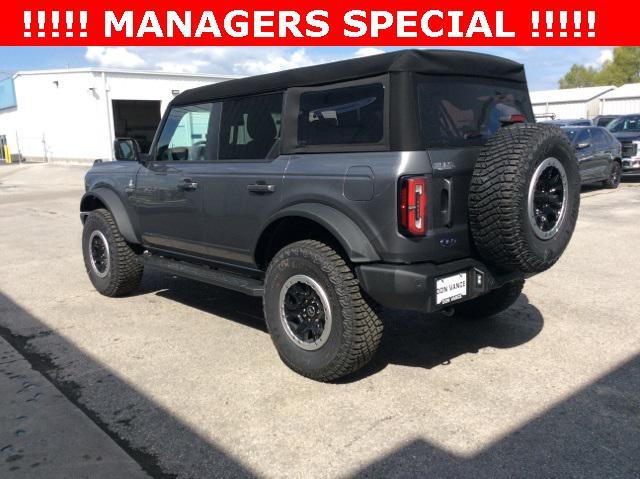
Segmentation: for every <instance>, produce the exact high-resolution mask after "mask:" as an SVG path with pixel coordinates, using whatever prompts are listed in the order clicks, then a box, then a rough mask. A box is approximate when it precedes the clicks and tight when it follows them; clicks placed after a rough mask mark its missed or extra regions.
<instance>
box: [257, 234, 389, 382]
mask: <svg viewBox="0 0 640 479" xmlns="http://www.w3.org/2000/svg"><path fill="white" fill-rule="evenodd" d="M264 313H265V317H266V321H267V327H268V329H269V333H270V334H271V339H272V340H273V343H274V345H275V347H276V349H277V350H278V354H279V355H280V357H281V358H282V360H283V361H284V363H285V364H286V365H287V366H289V367H290V368H291V369H292V370H294V371H295V372H297V373H299V374H301V375H303V376H306V377H308V378H311V379H315V380H317V381H333V380H336V379H338V378H341V377H343V376H346V375H348V374H350V373H352V372H354V371H356V370H357V369H359V368H361V367H362V366H364V365H365V364H366V363H367V362H369V360H370V359H371V358H372V357H373V355H374V354H375V352H376V351H377V349H378V346H379V344H380V340H381V338H382V329H383V326H382V321H381V320H380V318H378V316H377V315H376V314H375V312H374V311H373V310H372V308H371V307H370V305H369V304H368V303H367V301H366V300H365V298H364V297H363V295H362V292H361V290H360V285H359V283H358V279H357V278H356V276H355V274H354V272H353V270H352V268H351V267H350V266H349V265H348V264H347V263H346V262H345V260H344V259H343V258H342V257H341V256H340V255H339V254H338V253H337V252H336V251H335V250H333V249H332V248H331V247H329V246H327V245H326V244H324V243H321V242H319V241H314V240H304V241H298V242H296V243H292V244H290V245H288V246H286V247H284V248H283V249H281V250H280V251H279V252H278V253H277V254H276V256H275V257H274V258H273V260H272V261H271V263H270V264H269V268H268V269H267V274H266V281H265V294H264Z"/></svg>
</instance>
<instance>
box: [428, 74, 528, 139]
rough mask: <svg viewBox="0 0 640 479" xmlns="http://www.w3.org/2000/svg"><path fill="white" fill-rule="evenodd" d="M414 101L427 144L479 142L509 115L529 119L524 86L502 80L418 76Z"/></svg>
mask: <svg viewBox="0 0 640 479" xmlns="http://www.w3.org/2000/svg"><path fill="white" fill-rule="evenodd" d="M418 102H419V106H420V126H421V129H422V135H423V137H424V139H425V140H426V143H427V145H428V146H467V145H474V144H483V143H484V142H485V141H486V139H487V138H488V137H489V136H491V135H492V134H493V133H495V132H496V131H498V129H499V128H500V126H501V120H504V119H508V118H509V117H510V116H511V115H524V116H525V117H526V118H527V120H528V121H531V122H533V111H532V110H531V105H530V103H529V95H528V93H527V89H526V85H521V84H518V83H512V82H506V81H502V80H489V79H481V78H464V77H447V76H439V77H427V76H420V77H419V79H418Z"/></svg>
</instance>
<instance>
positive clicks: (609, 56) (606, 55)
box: [587, 48, 613, 68]
mask: <svg viewBox="0 0 640 479" xmlns="http://www.w3.org/2000/svg"><path fill="white" fill-rule="evenodd" d="M612 60H613V50H612V49H611V48H604V49H602V50H600V55H599V56H598V59H597V60H596V61H595V62H590V63H587V66H588V67H591V68H600V67H601V66H602V65H604V64H605V63H606V62H610V61H612Z"/></svg>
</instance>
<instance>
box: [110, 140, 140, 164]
mask: <svg viewBox="0 0 640 479" xmlns="http://www.w3.org/2000/svg"><path fill="white" fill-rule="evenodd" d="M113 151H114V155H115V158H116V160H119V161H140V145H138V142H137V141H136V140H134V139H133V138H116V139H115V141H114V142H113Z"/></svg>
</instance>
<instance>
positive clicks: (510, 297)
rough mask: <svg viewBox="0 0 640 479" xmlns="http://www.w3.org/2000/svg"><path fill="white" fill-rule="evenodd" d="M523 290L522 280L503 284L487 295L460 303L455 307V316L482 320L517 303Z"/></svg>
mask: <svg viewBox="0 0 640 479" xmlns="http://www.w3.org/2000/svg"><path fill="white" fill-rule="evenodd" d="M522 288H524V280H523V279H520V280H516V281H512V282H509V283H505V284H503V285H502V286H500V287H499V288H496V289H494V290H492V291H490V292H489V293H487V294H485V295H483V296H479V297H477V298H474V299H471V300H469V301H465V302H464V303H460V304H458V305H457V306H456V307H455V316H456V317H461V318H466V319H484V318H488V317H490V316H493V315H494V314H498V313H500V312H502V311H504V310H505V309H507V308H509V307H510V306H511V305H512V304H513V303H515V302H516V301H517V299H518V298H519V297H520V293H522Z"/></svg>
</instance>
